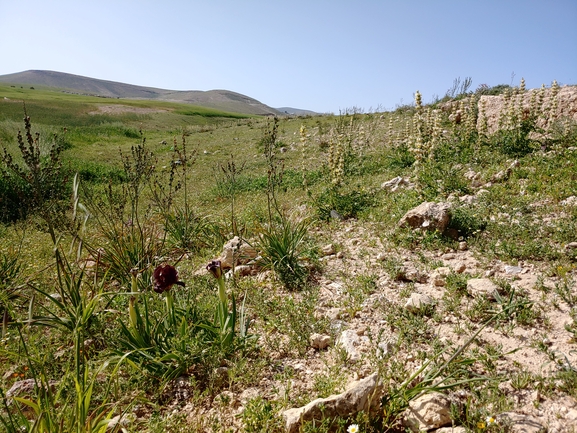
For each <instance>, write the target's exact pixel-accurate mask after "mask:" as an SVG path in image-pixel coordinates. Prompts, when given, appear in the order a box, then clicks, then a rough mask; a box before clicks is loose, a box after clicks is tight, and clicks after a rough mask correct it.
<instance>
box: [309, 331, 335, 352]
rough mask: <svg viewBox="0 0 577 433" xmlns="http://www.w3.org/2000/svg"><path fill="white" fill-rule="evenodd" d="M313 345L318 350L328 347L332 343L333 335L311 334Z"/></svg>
mask: <svg viewBox="0 0 577 433" xmlns="http://www.w3.org/2000/svg"><path fill="white" fill-rule="evenodd" d="M310 342H311V347H313V348H314V349H318V350H323V349H326V348H327V347H329V346H330V344H331V336H330V335H323V334H317V333H314V334H312V335H311V336H310Z"/></svg>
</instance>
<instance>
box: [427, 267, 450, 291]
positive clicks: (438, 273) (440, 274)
mask: <svg viewBox="0 0 577 433" xmlns="http://www.w3.org/2000/svg"><path fill="white" fill-rule="evenodd" d="M450 273H451V268H449V267H447V266H441V267H439V268H436V269H435V270H433V272H431V278H430V279H431V282H432V283H433V285H434V286H437V287H443V286H444V285H445V283H446V279H447V275H449V274H450Z"/></svg>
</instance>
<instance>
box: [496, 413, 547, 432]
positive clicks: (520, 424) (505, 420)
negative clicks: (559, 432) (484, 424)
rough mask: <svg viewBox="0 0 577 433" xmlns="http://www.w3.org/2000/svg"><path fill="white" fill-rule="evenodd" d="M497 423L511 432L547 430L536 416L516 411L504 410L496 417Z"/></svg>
mask: <svg viewBox="0 0 577 433" xmlns="http://www.w3.org/2000/svg"><path fill="white" fill-rule="evenodd" d="M496 418H497V424H498V425H500V426H501V427H502V428H506V429H507V430H506V431H509V432H511V433H544V432H545V431H547V429H546V428H545V426H543V425H542V424H541V423H540V422H539V420H538V419H537V418H535V417H534V416H531V415H525V414H520V413H516V412H504V413H502V414H500V415H498V416H497V417H496Z"/></svg>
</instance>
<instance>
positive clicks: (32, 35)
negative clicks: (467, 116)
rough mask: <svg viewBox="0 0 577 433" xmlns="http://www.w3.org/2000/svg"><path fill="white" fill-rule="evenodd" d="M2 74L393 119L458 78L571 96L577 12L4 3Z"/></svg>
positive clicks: (521, 0)
mask: <svg viewBox="0 0 577 433" xmlns="http://www.w3.org/2000/svg"><path fill="white" fill-rule="evenodd" d="M0 53H1V61H0V75H3V74H10V73H14V72H21V71H25V70H28V69H46V70H54V71H60V72H67V73H72V74H77V75H84V76H88V77H93V78H100V79H105V80H112V81H119V82H124V83H129V84H137V85H144V86H151V87H159V88H164V89H173V90H211V89H227V90H232V91H235V92H239V93H243V94H245V95H248V96H251V97H253V98H256V99H258V100H259V101H261V102H263V103H265V104H267V105H270V106H272V107H281V106H290V107H296V108H304V109H310V110H314V111H318V112H334V113H338V112H339V111H340V110H345V109H349V108H352V107H357V108H360V109H362V110H364V111H369V110H375V109H377V108H380V109H393V108H395V106H396V105H398V104H406V103H411V102H412V98H413V94H414V92H415V91H416V90H419V91H420V92H421V93H422V94H423V99H424V101H425V102H429V101H431V100H432V99H433V98H434V96H435V95H439V96H443V95H444V94H445V92H446V91H447V90H448V89H449V88H450V87H451V85H452V83H453V80H454V79H455V78H457V77H461V79H464V78H465V77H471V78H472V79H473V86H472V88H473V89H474V88H476V87H477V86H478V85H480V84H488V85H490V86H491V85H497V84H513V85H518V83H519V80H520V79H521V77H524V78H525V80H526V83H527V87H530V88H531V87H539V86H540V85H541V84H542V83H545V84H546V85H550V83H551V81H552V80H554V79H556V80H557V81H558V82H559V83H561V84H577V1H576V0H541V1H534V0H483V1H481V0H394V1H393V0H354V1H353V0H350V1H344V0H268V1H257V0H244V1H241V0H230V1H229V0H210V1H209V0H205V1H197V0H189V1H184V0H182V1H177V0H162V1H148V0H138V1H137V0H134V1H129V0H99V1H86V0H74V1H67V0H52V1H46V0H26V1H21V0H0Z"/></svg>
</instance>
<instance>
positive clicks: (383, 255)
mask: <svg viewBox="0 0 577 433" xmlns="http://www.w3.org/2000/svg"><path fill="white" fill-rule="evenodd" d="M576 243H577V242H576ZM386 258H387V255H386V254H385V253H379V254H377V257H376V259H377V260H378V261H379V262H382V261H385V260H386Z"/></svg>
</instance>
